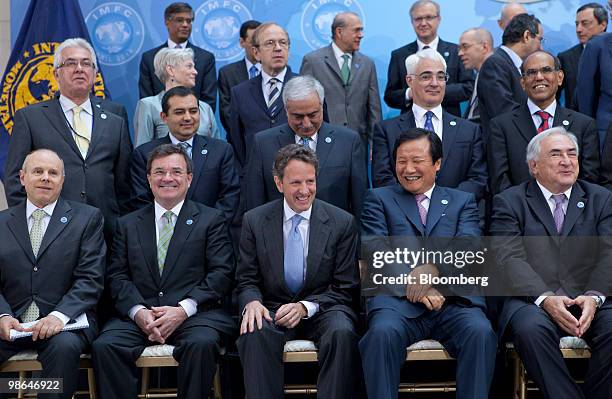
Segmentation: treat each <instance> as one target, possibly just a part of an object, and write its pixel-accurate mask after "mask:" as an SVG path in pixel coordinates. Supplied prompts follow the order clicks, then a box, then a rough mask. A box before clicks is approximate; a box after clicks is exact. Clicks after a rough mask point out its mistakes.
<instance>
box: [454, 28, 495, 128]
mask: <svg viewBox="0 0 612 399" xmlns="http://www.w3.org/2000/svg"><path fill="white" fill-rule="evenodd" d="M491 54H493V36H491V32H489V31H488V30H486V29H484V28H471V29H468V30H466V31H465V32H463V33H462V34H461V36H460V37H459V58H460V59H461V62H462V63H463V66H464V68H465V69H467V70H474V71H475V73H476V78H475V80H474V90H473V91H472V96H471V97H470V102H469V103H468V106H467V107H466V109H465V112H464V113H463V117H464V118H465V119H467V120H469V121H472V122H474V123H480V111H479V110H478V91H477V88H478V71H480V68H481V67H482V64H484V62H485V60H486V59H487V58H489V57H490V56H491Z"/></svg>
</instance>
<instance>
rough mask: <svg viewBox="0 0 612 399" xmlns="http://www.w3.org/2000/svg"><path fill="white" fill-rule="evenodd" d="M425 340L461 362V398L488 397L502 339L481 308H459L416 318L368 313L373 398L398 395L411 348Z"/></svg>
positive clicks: (366, 365)
mask: <svg viewBox="0 0 612 399" xmlns="http://www.w3.org/2000/svg"><path fill="white" fill-rule="evenodd" d="M424 339H434V340H436V341H439V342H440V343H442V345H444V347H445V348H446V350H447V351H448V352H449V353H450V354H451V356H453V357H455V358H456V359H457V371H456V378H457V398H460V399H465V398H473V399H487V398H488V395H489V387H490V385H491V380H492V378H493V371H494V367H495V353H496V348H497V338H496V335H495V333H494V332H493V328H492V327H491V323H490V322H489V320H488V319H487V317H486V316H485V314H484V313H483V311H482V310H481V309H480V308H476V307H464V306H459V305H455V304H447V305H445V306H444V307H443V308H442V309H441V310H440V311H437V312H425V313H423V314H422V315H421V316H419V317H416V318H408V317H406V316H405V315H404V314H402V313H401V312H399V311H397V310H395V309H389V308H379V309H376V310H374V311H373V312H370V313H369V314H368V331H367V332H366V334H365V335H364V336H363V338H362V339H361V342H360V343H359V349H360V350H361V359H362V362H363V372H364V376H365V383H366V389H367V392H368V398H376V399H386V398H397V397H398V392H397V390H398V387H399V383H400V372H401V368H402V365H403V364H404V362H405V361H406V348H407V347H408V346H410V345H412V344H413V343H415V342H418V341H421V340H424Z"/></svg>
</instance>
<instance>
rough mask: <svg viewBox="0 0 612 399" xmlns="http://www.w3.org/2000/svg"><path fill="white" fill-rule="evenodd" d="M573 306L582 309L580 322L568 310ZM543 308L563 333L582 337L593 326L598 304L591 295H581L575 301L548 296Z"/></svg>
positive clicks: (563, 297) (565, 297)
mask: <svg viewBox="0 0 612 399" xmlns="http://www.w3.org/2000/svg"><path fill="white" fill-rule="evenodd" d="M573 305H576V306H578V307H579V308H580V309H582V314H581V315H580V319H579V320H576V317H574V315H573V314H571V313H570V312H569V311H568V310H567V308H569V307H570V306H573ZM541 307H542V309H544V310H545V311H546V313H548V314H549V315H550V317H551V318H552V319H553V320H554V321H555V323H557V325H558V326H559V327H561V329H562V330H563V331H565V332H567V333H569V334H570V335H572V336H575V337H582V336H583V335H584V333H585V332H586V331H587V330H588V329H589V327H590V326H591V322H592V321H593V317H595V310H596V309H597V304H596V303H595V300H594V299H593V298H592V297H591V296H589V295H580V296H578V297H576V298H575V299H571V298H569V297H567V296H548V297H546V299H544V301H543V302H542V303H541Z"/></svg>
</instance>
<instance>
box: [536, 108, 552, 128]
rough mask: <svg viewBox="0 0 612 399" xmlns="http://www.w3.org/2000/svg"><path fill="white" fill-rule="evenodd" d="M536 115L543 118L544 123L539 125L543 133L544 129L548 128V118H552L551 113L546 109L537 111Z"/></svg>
mask: <svg viewBox="0 0 612 399" xmlns="http://www.w3.org/2000/svg"><path fill="white" fill-rule="evenodd" d="M536 115H538V116H539V117H540V118H542V123H540V126H539V127H538V133H542V132H543V131H544V130H546V129H548V127H549V126H548V120H549V119H550V114H549V113H548V112H546V111H536Z"/></svg>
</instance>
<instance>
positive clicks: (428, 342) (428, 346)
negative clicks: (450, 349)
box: [407, 339, 444, 352]
mask: <svg viewBox="0 0 612 399" xmlns="http://www.w3.org/2000/svg"><path fill="white" fill-rule="evenodd" d="M433 349H442V350H444V346H442V344H441V343H439V342H438V341H434V340H433V339H425V340H423V341H418V342H415V343H414V344H412V345H410V346H409V347H408V349H407V350H408V352H411V351H418V350H433Z"/></svg>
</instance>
